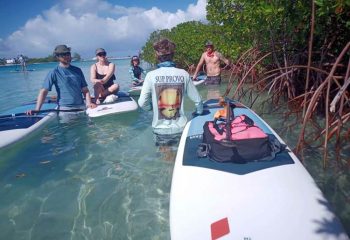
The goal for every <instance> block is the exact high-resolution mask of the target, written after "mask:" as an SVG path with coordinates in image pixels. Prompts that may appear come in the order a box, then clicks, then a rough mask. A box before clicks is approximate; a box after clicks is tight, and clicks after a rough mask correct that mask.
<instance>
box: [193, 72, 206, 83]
mask: <svg viewBox="0 0 350 240" xmlns="http://www.w3.org/2000/svg"><path fill="white" fill-rule="evenodd" d="M191 79H192V82H193V84H194V85H195V86H199V85H201V84H203V83H204V82H205V80H206V79H207V75H205V74H202V75H199V76H198V77H197V78H196V80H193V78H192V77H191Z"/></svg>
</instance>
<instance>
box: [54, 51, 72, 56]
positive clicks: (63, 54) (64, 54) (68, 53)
mask: <svg viewBox="0 0 350 240" xmlns="http://www.w3.org/2000/svg"><path fill="white" fill-rule="evenodd" d="M68 56H69V57H70V56H71V55H70V52H66V53H59V54H57V57H68Z"/></svg>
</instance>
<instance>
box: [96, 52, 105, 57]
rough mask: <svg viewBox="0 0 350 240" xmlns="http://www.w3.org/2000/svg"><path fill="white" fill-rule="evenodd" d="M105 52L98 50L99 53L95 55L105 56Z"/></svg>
mask: <svg viewBox="0 0 350 240" xmlns="http://www.w3.org/2000/svg"><path fill="white" fill-rule="evenodd" d="M106 55H107V54H106V53H105V52H100V53H97V56H99V57H102V56H103V57H105V56H106Z"/></svg>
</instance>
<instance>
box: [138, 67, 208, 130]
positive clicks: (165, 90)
mask: <svg viewBox="0 0 350 240" xmlns="http://www.w3.org/2000/svg"><path fill="white" fill-rule="evenodd" d="M185 94H187V95H188V96H189V97H190V98H191V99H192V101H194V102H195V103H196V104H198V103H199V102H201V97H200V95H199V94H198V92H197V90H196V88H195V86H194V85H193V83H192V82H191V80H190V76H189V74H188V73H187V72H186V71H185V70H183V69H179V68H175V67H161V68H158V69H156V70H153V71H151V72H149V73H148V74H147V75H146V78H145V82H144V85H143V87H142V92H141V95H140V99H139V104H140V106H141V107H142V106H145V105H147V103H146V102H147V101H149V100H150V99H149V97H150V95H152V107H153V111H154V114H153V122H152V126H153V128H154V131H155V132H157V133H160V134H173V133H179V132H181V131H182V129H183V127H184V126H185V124H186V122H187V118H186V116H185V114H184V111H183V100H184V95H185Z"/></svg>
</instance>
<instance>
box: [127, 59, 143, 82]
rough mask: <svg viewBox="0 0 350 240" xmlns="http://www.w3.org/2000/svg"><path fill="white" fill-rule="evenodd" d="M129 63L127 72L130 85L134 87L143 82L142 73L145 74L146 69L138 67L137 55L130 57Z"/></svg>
mask: <svg viewBox="0 0 350 240" xmlns="http://www.w3.org/2000/svg"><path fill="white" fill-rule="evenodd" d="M130 64H131V67H130V69H129V73H130V76H131V80H132V85H133V86H134V87H137V86H142V84H143V79H142V73H143V74H145V75H146V71H145V70H143V68H141V67H140V59H139V57H138V56H133V57H132V58H131V62H130Z"/></svg>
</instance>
